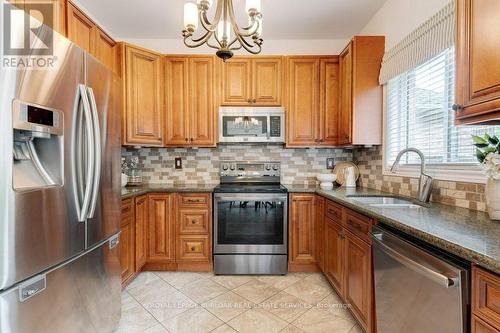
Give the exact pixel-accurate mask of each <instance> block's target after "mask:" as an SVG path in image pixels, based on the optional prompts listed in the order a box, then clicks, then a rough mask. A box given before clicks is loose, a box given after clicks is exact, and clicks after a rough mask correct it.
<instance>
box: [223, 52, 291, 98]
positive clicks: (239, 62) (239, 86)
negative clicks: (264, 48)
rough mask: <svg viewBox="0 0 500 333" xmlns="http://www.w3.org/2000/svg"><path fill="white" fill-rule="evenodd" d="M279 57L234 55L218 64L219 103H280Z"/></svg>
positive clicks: (280, 68) (280, 66) (280, 78)
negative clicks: (219, 68) (220, 74)
mask: <svg viewBox="0 0 500 333" xmlns="http://www.w3.org/2000/svg"><path fill="white" fill-rule="evenodd" d="M282 66H283V58H282V57H252V58H246V57H235V58H233V59H231V60H229V61H227V62H225V63H222V64H221V67H222V70H221V71H222V83H221V84H222V105H227V106H249V105H250V106H280V105H282V90H283V88H282V81H283V79H282V76H283V70H282Z"/></svg>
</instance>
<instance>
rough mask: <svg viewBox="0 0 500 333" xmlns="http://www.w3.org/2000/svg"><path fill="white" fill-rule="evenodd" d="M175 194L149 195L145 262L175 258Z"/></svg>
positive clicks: (163, 261) (165, 260)
mask: <svg viewBox="0 0 500 333" xmlns="http://www.w3.org/2000/svg"><path fill="white" fill-rule="evenodd" d="M174 199H175V194H173V193H170V194H164V193H161V194H150V195H149V224H148V253H147V262H148V263H152V262H161V263H165V262H169V261H174V260H175V218H174V216H175V213H174Z"/></svg>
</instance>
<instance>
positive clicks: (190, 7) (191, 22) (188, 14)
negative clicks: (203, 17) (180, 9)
mask: <svg viewBox="0 0 500 333" xmlns="http://www.w3.org/2000/svg"><path fill="white" fill-rule="evenodd" d="M184 28H186V29H189V28H191V29H193V30H196V29H197V28H198V7H197V6H196V4H195V3H192V2H186V4H184Z"/></svg>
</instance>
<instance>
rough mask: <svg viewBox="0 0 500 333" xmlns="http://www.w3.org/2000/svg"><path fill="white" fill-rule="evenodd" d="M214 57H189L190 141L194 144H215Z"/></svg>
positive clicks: (208, 145)
mask: <svg viewBox="0 0 500 333" xmlns="http://www.w3.org/2000/svg"><path fill="white" fill-rule="evenodd" d="M214 69H215V59H214V57H194V58H190V59H189V78H190V87H189V88H190V89H189V92H190V94H191V96H190V104H189V110H190V112H189V118H190V125H191V128H190V131H191V133H190V136H189V137H190V142H191V144H192V145H194V146H203V147H210V146H215V144H216V129H217V126H216V119H215V117H216V104H215V99H216V95H215V85H216V82H217V80H216V75H215V70H214Z"/></svg>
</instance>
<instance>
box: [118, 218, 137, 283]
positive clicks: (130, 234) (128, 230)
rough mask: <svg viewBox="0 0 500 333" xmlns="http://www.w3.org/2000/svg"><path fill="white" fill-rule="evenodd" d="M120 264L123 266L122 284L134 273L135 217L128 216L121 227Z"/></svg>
mask: <svg viewBox="0 0 500 333" xmlns="http://www.w3.org/2000/svg"><path fill="white" fill-rule="evenodd" d="M120 231H121V234H120V243H119V246H120V266H121V276H122V284H124V283H126V282H127V280H128V279H129V278H130V277H131V276H133V275H134V272H135V267H134V256H135V254H134V243H135V240H134V220H133V218H130V217H129V218H127V220H123V221H122V226H121V227H120Z"/></svg>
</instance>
